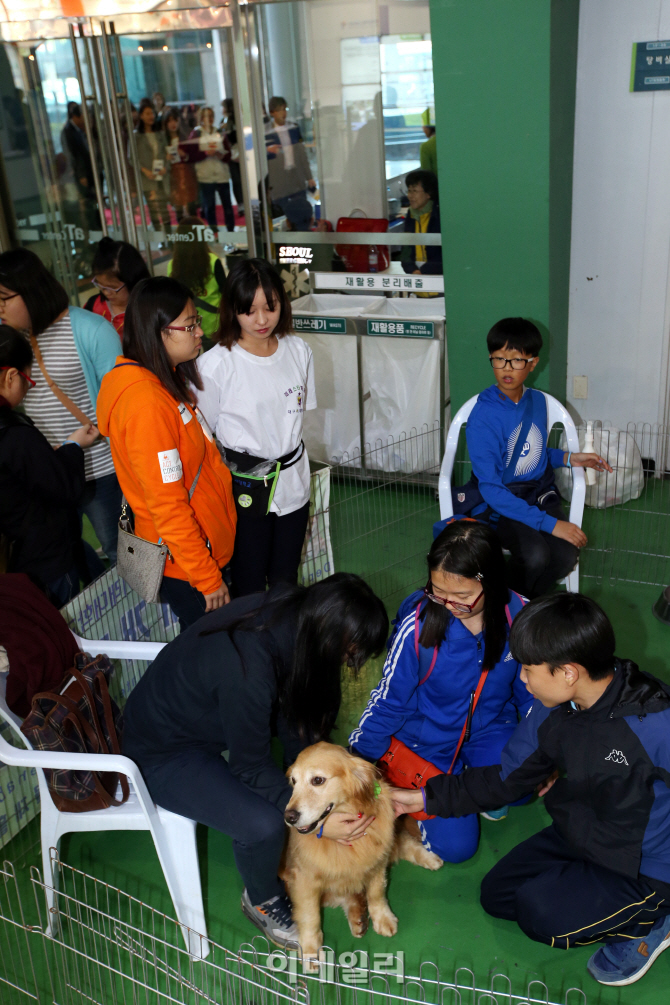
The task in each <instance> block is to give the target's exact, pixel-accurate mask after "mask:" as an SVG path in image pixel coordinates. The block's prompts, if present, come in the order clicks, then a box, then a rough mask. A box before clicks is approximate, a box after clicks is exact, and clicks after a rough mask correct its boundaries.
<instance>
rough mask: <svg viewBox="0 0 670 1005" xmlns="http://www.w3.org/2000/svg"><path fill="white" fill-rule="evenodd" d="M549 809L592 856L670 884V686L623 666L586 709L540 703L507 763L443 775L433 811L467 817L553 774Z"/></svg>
mask: <svg viewBox="0 0 670 1005" xmlns="http://www.w3.org/2000/svg"><path fill="white" fill-rule="evenodd" d="M556 768H558V770H559V771H560V773H561V777H560V778H559V779H558V781H557V782H556V783H555V785H554V786H553V787H552V788H551V789H550V791H549V792H548V793H547V795H546V797H545V806H546V808H547V810H548V811H549V813H550V814H551V816H552V818H553V821H554V826H555V827H556V829H557V830H558V832H559V834H560V835H561V837H562V838H563V839H564V840H565V841H566V842H568V843H569V844H570V845H572V847H573V848H574V849H575V851H576V852H577V853H578V854H579V855H581V856H582V857H583V858H585V859H588V860H589V861H591V862H596V863H598V864H599V865H602V866H605V867H606V868H608V869H612V870H613V871H614V872H618V873H621V874H622V875H624V876H632V877H637V876H638V875H639V874H642V875H643V876H649V877H651V878H652V879H658V880H661V881H662V882H663V883H670V686H669V685H667V684H665V683H663V682H662V681H659V680H657V679H656V678H655V677H652V676H651V674H647V673H643V672H641V671H640V670H639V669H638V667H637V666H636V664H635V663H632V662H631V661H630V660H616V661H615V668H614V676H613V678H612V680H611V682H610V684H609V686H608V687H607V689H606V690H605V692H604V694H603V695H601V697H600V698H599V699H598V701H597V702H596V703H595V704H594V705H592V706H591V707H590V708H587V709H584V710H582V711H579V710H577V709H576V708H574V707H573V705H572V703H571V702H565V703H564V704H562V705H558V706H556V707H555V708H545V707H544V705H542V704H541V702H539V701H535V702H534V703H533V705H532V706H531V708H530V709H529V711H528V716H527V718H525V719H523V720H522V721H521V722H520V723H519V725H518V726H517V728H516V730H515V732H514V734H513V735H512V737H511V739H510V740H509V742H508V744H507V746H506V747H505V749H504V751H503V754H502V762H501V764H496V765H492V766H489V767H485V768H470V769H469V770H468V771H465V772H464V773H463V774H461V775H459V776H458V777H456V776H454V775H446V774H444V775H437V776H436V777H435V778H432V779H431V780H430V781H429V782H428V783H427V785H426V805H427V808H428V812H429V813H431V814H436V815H437V816H443V817H460V816H465V815H467V814H469V813H478V812H480V811H481V810H492V809H496V808H498V807H499V806H504V805H506V804H507V803H510V802H514V800H516V799H520V798H521V797H522V796H525V795H527V794H528V793H529V792H532V791H533V789H534V788H535V786H536V785H538V784H539V783H540V782H543V781H544V780H545V779H546V778H547V777H548V776H549V775H550V774H551V772H552V771H554V769H556Z"/></svg>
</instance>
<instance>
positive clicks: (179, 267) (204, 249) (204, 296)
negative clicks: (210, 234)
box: [167, 216, 226, 349]
mask: <svg viewBox="0 0 670 1005" xmlns="http://www.w3.org/2000/svg"><path fill="white" fill-rule="evenodd" d="M204 231H205V225H204V224H203V222H202V220H200V219H199V218H198V217H197V216H186V217H184V219H183V220H182V221H181V223H180V224H179V227H178V228H177V233H176V234H175V235H174V241H175V244H174V253H173V255H172V260H171V261H170V262H169V264H168V270H167V271H168V276H172V278H173V279H178V280H179V282H180V283H183V284H184V286H188V288H189V290H190V291H191V293H192V294H193V303H194V305H195V308H196V310H197V311H198V313H199V314H200V315H201V316H202V325H201V327H202V330H203V334H204V336H205V337H204V338H203V346H204V348H205V349H211V347H212V344H213V342H212V336H213V335H215V334H216V332H217V330H218V327H219V304H220V302H221V291H222V289H223V287H224V284H225V282H226V274H225V270H224V268H223V262H222V261H221V259H220V258H219V257H218V256H217V255H215V254H214V253H213V252H212V251H210V250H209V245H208V244H207V243H206V242H205V241H203V240H202V235H203V233H204Z"/></svg>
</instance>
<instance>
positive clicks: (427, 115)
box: [419, 108, 437, 175]
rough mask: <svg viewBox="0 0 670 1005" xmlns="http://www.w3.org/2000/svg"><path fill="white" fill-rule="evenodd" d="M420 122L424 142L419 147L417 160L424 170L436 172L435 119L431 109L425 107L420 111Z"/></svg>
mask: <svg viewBox="0 0 670 1005" xmlns="http://www.w3.org/2000/svg"><path fill="white" fill-rule="evenodd" d="M421 122H422V124H423V131H424V134H425V136H426V137H427V138H426V142H425V143H422V144H421V146H420V147H419V161H420V163H421V167H422V169H423V170H424V171H432V172H433V174H434V175H436V174H437V137H436V135H435V121H434V118H433V111H432V109H431V108H427V109H426V110H425V112H422V113H421Z"/></svg>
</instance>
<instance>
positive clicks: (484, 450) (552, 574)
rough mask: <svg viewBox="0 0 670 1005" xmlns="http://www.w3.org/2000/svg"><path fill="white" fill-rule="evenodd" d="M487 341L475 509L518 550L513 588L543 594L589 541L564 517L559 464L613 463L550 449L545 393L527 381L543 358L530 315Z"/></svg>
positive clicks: (474, 427)
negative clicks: (488, 383) (488, 372)
mask: <svg viewBox="0 0 670 1005" xmlns="http://www.w3.org/2000/svg"><path fill="white" fill-rule="evenodd" d="M486 342H487V345H488V350H489V360H490V361H491V366H492V368H493V375H494V377H495V380H496V383H495V384H494V385H493V386H492V387H487V389H486V390H485V391H482V393H481V394H480V395H479V398H478V399H477V403H476V405H475V407H474V408H473V410H472V412H471V413H470V418H469V419H468V424H467V428H466V438H467V444H468V451H469V454H470V460H471V462H472V473H473V479H472V482H473V483H474V484H477V482H478V488H479V493H480V494H481V501H480V502H479V504H478V505H475V507H474V509H472V511H471V513H470V515H471V516H473V517H477V518H478V519H479V520H487V521H488V522H489V523H490V524H491V525H492V526H494V527H495V528H496V530H497V533H498V538H499V539H500V543H501V544H502V546H503V548H507V549H508V550H509V551H510V552H511V555H512V558H511V561H510V565H509V579H510V584H509V585H510V586H511V588H512V589H514V590H517V591H518V592H519V593H522V594H524V595H525V596H527V597H538V596H541V594H543V593H546V592H548V591H549V590H550V589H552V587H553V586H554V584H555V583H556V580H557V579H563V577H564V576H567V575H568V574H569V573H570V572H572V570H573V569H574V567H575V565H576V563H577V556H578V549H579V548H583V547H584V545H585V544H586V541H587V539H586V535H585V534H584V532H583V531H582V530H581V528H580V527H577V525H576V524H574V523H569V522H568V521H567V520H566V518H565V514H564V512H563V507H562V506H561V499H560V496H559V494H558V489H557V488H556V485H555V483H554V470H553V469H554V468H558V467H563V466H566V465H567V467H582V468H596V470H598V471H603V470H607V471H611V470H612V469H611V467H610V466H609V464H608V463H607V462H606V461H605V460H604V459H603V458H602V457H600V456H599V455H598V454H577V453H573V454H571V453H570V452H569V451H565V452H564V451H562V450H555V449H553V448H548V447H547V403H546V399H545V397H544V395H543V394H542V392H541V391H536V390H535V389H534V388H526V387H524V381H525V380H526V378H527V377H528V376H529V375H530V374H531V373H532V372H533V370H534V369H535V367H536V366H537V364H538V362H539V358H538V357H539V352H540V349H541V348H542V336H541V335H540V332H539V331H538V329H537V327H536V326H535V325H534V324H533V323H532V322H531V321H526V320H525V319H524V318H503V319H502V321H498V322H497V323H496V324H494V326H493V328H492V329H491V331H490V332H489V333H488V335H487V336H486Z"/></svg>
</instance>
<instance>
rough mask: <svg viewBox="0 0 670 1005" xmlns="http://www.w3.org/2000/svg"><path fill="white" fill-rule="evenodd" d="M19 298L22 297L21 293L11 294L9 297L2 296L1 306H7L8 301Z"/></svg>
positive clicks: (0, 297) (0, 295)
mask: <svg viewBox="0 0 670 1005" xmlns="http://www.w3.org/2000/svg"><path fill="white" fill-rule="evenodd" d="M19 296H21V294H20V293H10V294H9V296H8V297H5V296H3V295H2V294H0V304H6V303H7V301H8V300H13V299H14V297H19Z"/></svg>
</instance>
